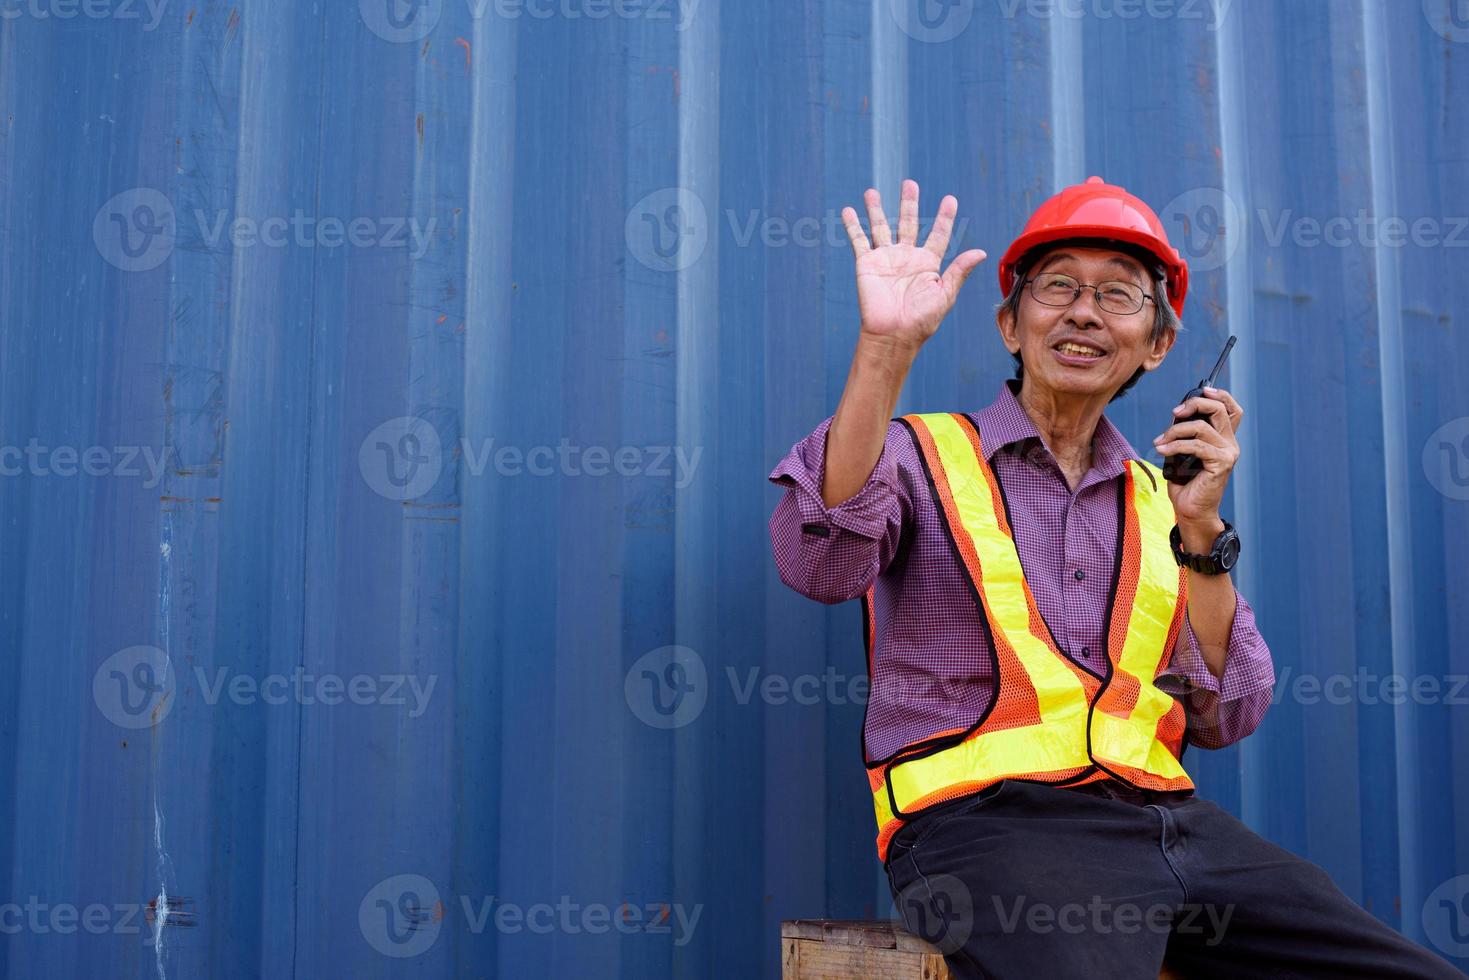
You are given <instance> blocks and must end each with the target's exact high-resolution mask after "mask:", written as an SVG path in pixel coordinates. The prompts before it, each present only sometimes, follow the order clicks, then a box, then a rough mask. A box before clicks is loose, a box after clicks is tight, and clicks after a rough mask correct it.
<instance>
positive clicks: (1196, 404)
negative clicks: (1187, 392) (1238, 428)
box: [1173, 397, 1237, 435]
mask: <svg viewBox="0 0 1469 980" xmlns="http://www.w3.org/2000/svg"><path fill="white" fill-rule="evenodd" d="M1197 414H1202V415H1205V416H1207V417H1208V419H1209V424H1210V425H1211V426H1213V427H1214V428H1215V429H1217V430H1218V431H1220V432H1222V433H1224V434H1225V435H1233V434H1234V428H1235V425H1236V424H1237V423H1236V422H1235V421H1234V420H1233V419H1232V418H1230V415H1229V409H1228V408H1227V407H1226V406H1225V404H1224V403H1223V402H1222V401H1219V400H1218V399H1217V398H1202V397H1195V398H1190V399H1189V400H1188V401H1186V402H1184V403H1183V404H1181V405H1178V406H1176V407H1175V408H1174V409H1173V415H1174V417H1175V418H1188V417H1189V416H1190V415H1197Z"/></svg>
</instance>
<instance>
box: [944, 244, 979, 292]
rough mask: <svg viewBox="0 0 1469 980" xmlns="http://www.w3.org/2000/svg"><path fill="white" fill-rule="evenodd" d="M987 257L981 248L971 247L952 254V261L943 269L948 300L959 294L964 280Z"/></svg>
mask: <svg viewBox="0 0 1469 980" xmlns="http://www.w3.org/2000/svg"><path fill="white" fill-rule="evenodd" d="M986 258H988V256H987V254H986V253H985V251H984V250H983V249H979V248H971V249H970V250H969V251H967V252H961V253H960V254H958V255H956V256H954V261H952V262H950V263H949V267H948V268H947V269H945V270H944V277H943V282H944V290H945V291H946V292H947V293H948V294H949V301H950V302H953V301H954V300H955V299H957V298H958V296H959V290H960V289H962V288H963V287H964V281H965V280H966V279H968V278H969V274H970V273H971V272H973V271H974V270H975V269H977V268H978V267H979V264H980V263H981V262H983V261H984V260H985V259H986Z"/></svg>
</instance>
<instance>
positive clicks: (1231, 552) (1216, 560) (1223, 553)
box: [1168, 521, 1239, 575]
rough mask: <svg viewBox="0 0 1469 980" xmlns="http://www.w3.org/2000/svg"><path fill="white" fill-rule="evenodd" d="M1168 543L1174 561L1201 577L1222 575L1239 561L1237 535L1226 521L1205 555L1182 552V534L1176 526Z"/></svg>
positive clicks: (1169, 536)
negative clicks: (1170, 546)
mask: <svg viewBox="0 0 1469 980" xmlns="http://www.w3.org/2000/svg"><path fill="white" fill-rule="evenodd" d="M1168 543H1169V544H1171V545H1173V560H1174V561H1176V562H1178V563H1179V564H1180V565H1182V566H1183V567H1184V568H1192V569H1193V570H1194V571H1196V572H1199V573H1200V574H1203V575H1223V574H1224V573H1225V572H1227V571H1229V570H1230V569H1231V568H1233V567H1234V563H1235V562H1237V561H1239V535H1238V534H1236V533H1235V531H1234V526H1233V525H1231V524H1230V523H1229V522H1228V521H1225V522H1224V530H1222V531H1220V532H1219V537H1217V538H1215V539H1214V547H1213V548H1210V549H1209V553H1208V554H1207V555H1191V554H1189V553H1188V552H1187V551H1184V550H1183V532H1181V531H1180V530H1179V529H1178V525H1177V524H1175V525H1173V531H1172V533H1171V534H1169V535H1168Z"/></svg>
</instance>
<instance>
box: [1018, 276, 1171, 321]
mask: <svg viewBox="0 0 1469 980" xmlns="http://www.w3.org/2000/svg"><path fill="white" fill-rule="evenodd" d="M1025 281H1026V282H1027V283H1028V284H1029V285H1030V295H1031V296H1032V297H1033V298H1034V299H1035V301H1036V302H1037V303H1040V304H1041V305H1042V306H1070V305H1071V304H1072V303H1075V302H1076V298H1077V297H1078V296H1080V295H1081V291H1082V290H1083V289H1090V290H1093V291H1094V292H1095V293H1096V297H1097V305H1098V306H1100V307H1101V308H1102V309H1104V310H1106V311H1107V312H1108V313H1116V314H1117V315H1119V316H1127V315H1128V314H1131V313H1136V312H1137V311H1138V310H1140V309H1142V308H1143V304H1144V303H1152V302H1154V300H1153V297H1151V296H1149V295H1147V294H1146V293H1144V292H1143V290H1142V287H1141V286H1139V285H1137V284H1136V283H1131V282H1121V281H1119V280H1115V279H1113V280H1109V281H1107V282H1099V283H1097V284H1096V285H1095V286H1093V285H1091V284H1090V283H1084V282H1077V281H1076V280H1075V279H1073V278H1071V277H1070V276H1068V275H1064V274H1063V273H1060V272H1043V273H1041V274H1040V275H1038V276H1036V277H1034V278H1033V279H1027V280H1025Z"/></svg>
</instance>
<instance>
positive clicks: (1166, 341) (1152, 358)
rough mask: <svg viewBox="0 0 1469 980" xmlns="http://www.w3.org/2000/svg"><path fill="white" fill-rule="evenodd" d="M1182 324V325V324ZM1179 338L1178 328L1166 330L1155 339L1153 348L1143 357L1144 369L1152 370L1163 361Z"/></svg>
mask: <svg viewBox="0 0 1469 980" xmlns="http://www.w3.org/2000/svg"><path fill="white" fill-rule="evenodd" d="M1180 326H1181V325H1180ZM1176 340H1178V331H1177V330H1164V331H1163V333H1162V334H1160V335H1159V337H1158V339H1157V340H1155V341H1153V350H1152V351H1151V352H1150V353H1149V354H1148V356H1147V357H1146V358H1144V359H1143V370H1144V371H1151V370H1153V369H1154V368H1156V367H1157V366H1158V365H1159V364H1162V363H1163V358H1165V357H1167V356H1168V352H1169V351H1170V350H1172V349H1173V343H1174V341H1176Z"/></svg>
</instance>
